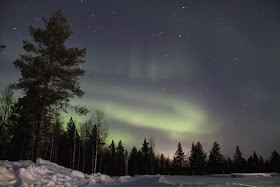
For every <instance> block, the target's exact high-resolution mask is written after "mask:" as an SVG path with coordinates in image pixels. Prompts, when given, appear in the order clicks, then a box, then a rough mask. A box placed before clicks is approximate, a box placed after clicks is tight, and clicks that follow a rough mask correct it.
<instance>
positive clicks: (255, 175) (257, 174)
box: [231, 173, 271, 178]
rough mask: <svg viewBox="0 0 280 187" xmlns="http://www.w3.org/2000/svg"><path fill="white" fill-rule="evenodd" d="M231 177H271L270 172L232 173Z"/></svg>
mask: <svg viewBox="0 0 280 187" xmlns="http://www.w3.org/2000/svg"><path fill="white" fill-rule="evenodd" d="M231 177H233V178H236V177H271V175H270V174H268V173H232V174H231Z"/></svg>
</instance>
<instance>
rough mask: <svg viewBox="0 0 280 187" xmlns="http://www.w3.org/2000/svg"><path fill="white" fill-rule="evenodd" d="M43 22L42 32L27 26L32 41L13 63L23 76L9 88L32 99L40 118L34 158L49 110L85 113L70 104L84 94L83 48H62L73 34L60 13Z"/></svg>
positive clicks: (37, 155) (26, 105)
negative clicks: (81, 78) (21, 91)
mask: <svg viewBox="0 0 280 187" xmlns="http://www.w3.org/2000/svg"><path fill="white" fill-rule="evenodd" d="M43 21H44V24H45V29H42V28H34V27H32V26H30V29H29V33H30V36H31V37H32V38H33V41H23V49H24V50H25V52H26V53H25V54H22V55H20V58H19V59H17V60H16V61H14V65H15V68H16V69H18V70H19V71H20V72H21V76H22V77H21V78H20V79H19V81H18V82H17V83H14V84H13V85H12V86H13V88H14V89H21V90H23V91H24V96H23V100H32V101H33V103H35V105H34V106H36V108H35V110H33V113H38V114H37V115H38V116H39V121H37V122H36V125H37V128H38V133H37V136H36V143H37V144H36V158H38V157H39V156H40V155H41V144H42V141H43V133H44V132H43V130H44V128H45V127H44V126H45V124H46V118H47V115H48V113H49V112H50V110H51V108H52V107H57V108H58V109H62V110H66V108H69V107H70V108H74V109H75V111H76V112H77V113H79V114H84V113H86V112H87V110H86V109H85V108H84V107H78V106H72V105H71V104H70V103H69V101H70V99H71V98H73V97H74V96H78V97H81V96H82V95H83V94H84V92H83V91H82V90H81V89H80V83H79V81H78V78H79V77H80V76H82V75H83V74H84V70H82V69H81V68H80V65H81V64H82V63H83V62H84V60H83V58H84V57H85V54H86V49H81V50H80V49H78V48H70V49H67V48H66V47H65V45H64V44H65V42H66V40H67V39H68V38H69V37H70V36H71V34H72V31H71V30H70V24H68V21H67V19H66V17H64V16H63V15H62V13H61V11H60V10H59V11H57V12H55V13H54V14H53V15H52V16H51V17H50V18H49V20H47V19H46V18H43ZM21 104H22V105H23V107H28V106H29V105H28V104H29V103H26V102H22V103H21Z"/></svg>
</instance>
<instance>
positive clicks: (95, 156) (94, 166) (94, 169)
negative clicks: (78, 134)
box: [93, 125, 99, 173]
mask: <svg viewBox="0 0 280 187" xmlns="http://www.w3.org/2000/svg"><path fill="white" fill-rule="evenodd" d="M94 128H95V131H94V132H95V133H96V134H95V136H94V137H95V150H94V152H95V155H94V163H93V164H94V165H93V173H96V166H97V155H98V143H99V142H98V128H97V126H96V125H95V127H94Z"/></svg>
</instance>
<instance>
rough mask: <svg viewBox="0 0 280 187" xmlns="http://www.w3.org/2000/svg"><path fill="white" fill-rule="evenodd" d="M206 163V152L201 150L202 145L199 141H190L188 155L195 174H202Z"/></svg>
mask: <svg viewBox="0 0 280 187" xmlns="http://www.w3.org/2000/svg"><path fill="white" fill-rule="evenodd" d="M205 165H206V153H205V152H204V151H203V147H202V145H201V144H200V142H197V144H196V145H194V143H192V149H191V156H190V167H191V169H192V170H193V171H194V172H195V174H199V175H202V174H204V173H205Z"/></svg>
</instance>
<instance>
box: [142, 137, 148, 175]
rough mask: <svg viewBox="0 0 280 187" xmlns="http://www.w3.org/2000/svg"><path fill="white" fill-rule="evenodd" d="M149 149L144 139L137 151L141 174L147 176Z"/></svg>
mask: <svg viewBox="0 0 280 187" xmlns="http://www.w3.org/2000/svg"><path fill="white" fill-rule="evenodd" d="M149 152H150V147H149V143H148V142H147V140H146V138H145V139H144V142H143V143H142V148H141V149H140V150H139V156H140V158H141V171H142V172H141V173H142V174H148V172H149V167H148V166H149V165H150V164H149V160H150V158H149V157H150V155H149Z"/></svg>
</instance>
